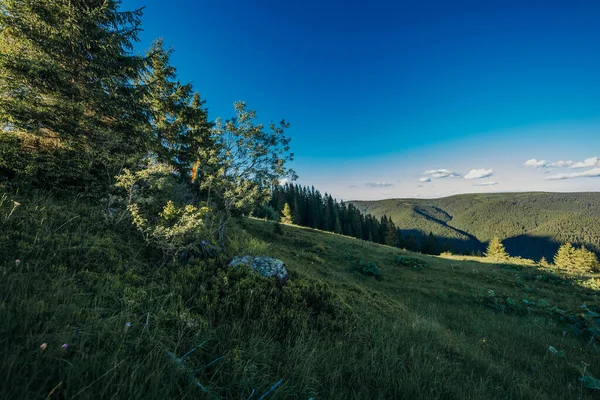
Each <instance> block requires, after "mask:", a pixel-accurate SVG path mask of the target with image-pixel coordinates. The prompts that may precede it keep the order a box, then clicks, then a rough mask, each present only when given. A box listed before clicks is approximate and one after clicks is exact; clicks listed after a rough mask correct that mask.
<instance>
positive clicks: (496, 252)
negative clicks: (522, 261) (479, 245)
mask: <svg viewBox="0 0 600 400" xmlns="http://www.w3.org/2000/svg"><path fill="white" fill-rule="evenodd" d="M485 256H486V257H487V258H489V259H491V260H494V261H506V260H508V258H509V255H508V253H507V252H506V250H505V249H504V245H503V244H502V242H501V241H500V238H498V237H497V236H496V237H494V238H492V240H490V243H489V244H488V247H487V250H486V253H485Z"/></svg>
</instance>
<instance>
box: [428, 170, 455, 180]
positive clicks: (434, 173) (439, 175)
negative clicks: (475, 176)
mask: <svg viewBox="0 0 600 400" xmlns="http://www.w3.org/2000/svg"><path fill="white" fill-rule="evenodd" d="M423 175H431V177H432V178H434V179H443V178H460V174H457V173H456V172H452V171H450V170H448V169H445V168H442V169H430V170H427V171H425V172H423Z"/></svg>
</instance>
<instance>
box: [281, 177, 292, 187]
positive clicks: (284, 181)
mask: <svg viewBox="0 0 600 400" xmlns="http://www.w3.org/2000/svg"><path fill="white" fill-rule="evenodd" d="M286 183H290V180H289V179H288V178H283V179H280V180H279V185H281V186H285V184H286Z"/></svg>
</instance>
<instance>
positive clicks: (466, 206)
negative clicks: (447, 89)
mask: <svg viewBox="0 0 600 400" xmlns="http://www.w3.org/2000/svg"><path fill="white" fill-rule="evenodd" d="M350 203H352V204H353V205H354V206H355V207H356V208H358V209H359V210H360V211H361V212H362V213H369V214H372V215H374V216H376V217H381V216H383V215H387V216H388V217H391V218H392V220H393V221H394V223H395V224H396V225H397V226H398V228H400V229H401V230H402V233H403V234H416V235H417V236H419V235H424V234H425V235H426V234H429V232H432V233H433V234H434V235H435V236H437V237H438V238H440V239H441V240H442V241H443V242H445V243H447V244H448V246H449V247H451V248H452V250H454V251H459V252H463V251H477V250H479V251H482V250H483V249H485V246H486V244H487V242H488V241H489V240H490V239H491V238H492V237H494V236H499V237H500V239H502V240H503V241H504V244H505V246H506V249H507V251H508V252H509V253H510V254H511V255H513V256H521V257H525V258H530V259H534V260H539V259H540V258H541V257H542V256H544V257H546V258H547V259H549V260H551V259H552V257H553V256H554V254H555V252H556V250H557V249H558V246H559V245H560V244H561V243H564V242H567V241H569V242H571V243H573V244H574V245H585V246H586V247H587V248H588V249H590V250H592V251H594V252H596V253H597V254H600V192H584V193H549V192H527V193H493V194H461V195H455V196H450V197H443V198H439V199H388V200H377V201H350Z"/></svg>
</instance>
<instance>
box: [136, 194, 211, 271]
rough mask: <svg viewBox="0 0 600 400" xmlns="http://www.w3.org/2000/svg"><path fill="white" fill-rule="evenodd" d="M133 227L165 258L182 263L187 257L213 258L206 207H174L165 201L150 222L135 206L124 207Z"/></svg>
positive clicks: (208, 216) (171, 203)
mask: <svg viewBox="0 0 600 400" xmlns="http://www.w3.org/2000/svg"><path fill="white" fill-rule="evenodd" d="M128 209H129V211H130V212H131V215H132V217H133V224H134V225H135V226H136V227H137V228H138V230H139V231H140V232H142V234H143V235H144V239H146V241H147V242H149V243H151V244H153V245H154V246H156V247H157V248H159V249H161V250H162V251H163V252H164V253H165V255H166V256H176V255H180V256H181V257H184V258H185V259H187V258H189V256H191V255H197V254H202V255H204V256H207V255H214V254H215V253H216V251H217V250H218V248H217V246H215V244H214V243H213V239H212V237H213V235H212V234H211V232H210V230H209V226H210V224H208V223H207V220H209V219H210V214H209V212H210V210H209V209H208V207H201V208H198V207H195V206H193V205H186V206H184V207H176V206H175V204H174V203H173V202H172V201H168V202H167V204H166V205H165V207H164V208H163V210H162V212H161V213H160V214H159V215H158V217H155V218H153V219H152V222H150V220H149V219H148V218H146V217H145V216H144V215H143V213H142V211H141V210H140V207H139V205H138V204H131V205H130V206H129V207H128Z"/></svg>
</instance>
